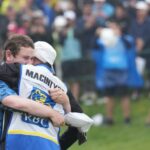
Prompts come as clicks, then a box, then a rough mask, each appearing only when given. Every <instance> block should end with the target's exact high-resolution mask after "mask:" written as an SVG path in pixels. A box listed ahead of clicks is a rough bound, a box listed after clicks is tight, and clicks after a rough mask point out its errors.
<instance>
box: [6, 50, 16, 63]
mask: <svg viewBox="0 0 150 150" xmlns="http://www.w3.org/2000/svg"><path fill="white" fill-rule="evenodd" d="M5 58H6V62H8V63H11V62H12V61H13V59H14V56H13V55H12V52H11V51H10V50H6V53H5Z"/></svg>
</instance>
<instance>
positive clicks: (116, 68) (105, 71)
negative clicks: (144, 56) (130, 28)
mask: <svg viewBox="0 0 150 150" xmlns="http://www.w3.org/2000/svg"><path fill="white" fill-rule="evenodd" d="M135 50H136V49H135V45H134V42H133V39H132V38H131V36H127V35H124V34H123V32H122V28H121V26H120V24H118V23H116V20H114V21H111V22H109V23H108V24H107V28H102V29H100V30H99V37H98V39H97V41H96V45H95V50H94V52H93V53H94V59H95V61H96V68H97V69H96V78H97V79H96V84H97V87H98V88H99V89H100V90H101V91H103V92H104V96H105V99H106V118H105V120H104V123H105V124H107V125H113V124H114V116H113V112H114V108H115V107H114V105H115V98H117V97H120V98H121V106H122V110H123V117H124V123H125V124H130V122H131V114H130V112H131V109H130V97H129V96H130V95H129V94H130V93H129V89H130V88H133V87H136V86H142V79H141V77H140V76H139V74H138V72H137V70H136V65H135ZM131 57H132V58H131ZM133 71H134V73H133ZM131 72H132V73H131ZM133 74H134V75H133ZM132 78H135V79H136V80H135V79H134V81H133V80H132V81H131V79H132ZM131 82H132V83H131ZM137 82H138V83H137Z"/></svg>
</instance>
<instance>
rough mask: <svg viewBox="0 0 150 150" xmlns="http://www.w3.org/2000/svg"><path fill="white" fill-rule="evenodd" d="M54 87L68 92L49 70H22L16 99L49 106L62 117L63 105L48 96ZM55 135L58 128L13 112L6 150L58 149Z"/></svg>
mask: <svg viewBox="0 0 150 150" xmlns="http://www.w3.org/2000/svg"><path fill="white" fill-rule="evenodd" d="M56 87H57V88H61V89H62V90H64V91H65V92H66V91H67V89H66V87H65V85H64V84H63V83H62V82H61V81H60V80H59V79H58V78H57V77H55V76H54V75H53V74H52V73H51V71H50V68H49V67H48V66H46V65H38V66H32V65H22V66H21V72H20V82H19V95H20V96H22V97H26V98H30V99H33V100H35V101H38V102H40V103H43V104H45V105H49V106H51V107H52V108H53V109H55V110H57V111H59V112H60V113H63V108H62V105H60V104H57V103H55V102H54V101H53V100H52V99H51V98H50V96H49V95H48V89H49V88H56ZM58 131H59V128H57V127H54V126H53V124H52V123H51V122H50V121H49V120H48V119H43V118H40V117H34V116H32V115H29V114H26V113H22V114H20V113H17V112H15V113H13V116H12V120H11V124H10V126H9V129H8V136H7V139H6V148H7V150H12V148H13V150H20V149H22V150H23V149H26V147H27V148H28V150H30V149H36V150H40V149H50V148H51V149H54V150H55V149H60V148H59V144H58V143H59V142H58ZM26 143H29V144H28V145H26ZM16 145H17V146H16Z"/></svg>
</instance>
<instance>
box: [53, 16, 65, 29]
mask: <svg viewBox="0 0 150 150" xmlns="http://www.w3.org/2000/svg"><path fill="white" fill-rule="evenodd" d="M66 25H67V20H66V18H65V17H64V16H57V17H56V18H55V20H54V27H64V26H66Z"/></svg>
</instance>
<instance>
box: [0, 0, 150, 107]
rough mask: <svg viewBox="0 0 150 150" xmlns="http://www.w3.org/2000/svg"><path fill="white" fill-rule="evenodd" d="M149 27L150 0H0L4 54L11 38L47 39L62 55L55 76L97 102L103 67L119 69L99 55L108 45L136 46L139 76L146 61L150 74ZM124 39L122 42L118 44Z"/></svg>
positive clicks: (76, 91)
mask: <svg viewBox="0 0 150 150" xmlns="http://www.w3.org/2000/svg"><path fill="white" fill-rule="evenodd" d="M149 26H150V0H145V1H144V0H143V1H137V0H24V1H23V0H0V49H1V52H2V49H3V45H4V42H5V41H6V39H7V38H8V37H9V36H11V35H12V34H16V33H17V34H27V35H29V36H30V37H31V38H32V39H33V41H34V42H35V41H40V40H42V41H46V42H48V43H50V44H52V45H53V46H54V47H55V49H56V50H57V53H58V56H57V61H56V64H55V70H56V73H57V75H58V76H59V77H60V78H63V80H64V81H66V83H67V84H68V85H70V87H71V90H72V92H73V94H74V96H75V97H76V99H79V96H80V94H81V92H82V93H87V94H88V95H89V96H91V97H92V98H94V97H95V93H94V94H93V91H95V88H96V90H98V91H99V90H101V89H103V87H104V86H102V84H101V82H100V81H101V80H103V78H102V77H100V76H101V75H102V74H101V69H106V70H107V69H108V68H109V69H112V67H114V66H109V67H108V65H109V64H108V63H105V61H106V60H105V59H99V60H100V62H99V61H97V57H96V56H99V55H100V56H101V54H100V53H97V52H98V51H99V52H102V50H103V48H102V47H104V46H105V50H106V49H107V47H108V49H114V46H115V48H117V49H120V51H123V49H124V48H126V49H131V45H132V48H133V47H134V51H135V53H134V55H136V56H138V57H136V56H135V57H132V58H133V60H136V61H137V62H136V64H138V73H139V74H140V75H143V66H145V62H146V67H147V69H146V70H149V66H150V60H149V57H150V42H149V41H150V28H149ZM120 38H121V42H118V43H117V41H118V39H120ZM123 39H125V40H123ZM126 39H127V40H126ZM100 42H102V43H103V44H100ZM110 51H111V50H110ZM123 53H124V54H123ZM123 53H118V52H117V51H115V52H114V53H113V54H108V55H105V57H110V58H112V59H113V56H114V55H118V57H120V58H124V57H121V56H122V55H126V54H125V52H123ZM106 54H107V53H106ZM95 55H96V56H95ZM139 56H140V58H139ZM105 57H103V58H105ZM1 58H2V53H1ZM99 58H100V57H99ZM136 58H138V59H136ZM115 59H116V58H115ZM102 60H103V61H102ZM121 60H123V59H121ZM111 61H112V60H111ZM125 61H127V59H126V60H125ZM125 61H124V62H123V61H122V62H119V61H118V64H121V63H122V66H121V65H117V66H115V67H117V69H118V67H119V69H120V67H123V68H121V71H122V70H125V71H126V70H128V69H127V63H125ZM128 61H130V60H128ZM100 64H103V65H100ZM111 64H112V63H111ZM140 66H142V67H140ZM136 67H137V66H136ZM141 68H142V69H141ZM113 69H114V68H113ZM115 69H116V68H115ZM121 73H122V72H121ZM111 74H112V72H111ZM109 75H110V72H107V75H106V76H109ZM117 75H118V76H117V78H120V77H122V74H121V75H120V72H117ZM124 75H125V74H124ZM97 76H98V77H97ZM115 76H116V72H115ZM147 76H149V74H147ZM100 78H101V79H100ZM133 78H134V77H133ZM136 79H137V78H136ZM131 80H132V79H131ZM106 82H107V81H106ZM117 82H119V81H117ZM139 82H140V83H139V85H137V87H138V88H139V87H140V88H141V87H142V83H141V81H140V78H139ZM95 83H96V84H95ZM105 84H106V83H105ZM119 84H120V82H119ZM121 84H122V83H121ZM82 86H83V88H81V87H82ZM109 94H110V93H107V95H109ZM135 94H136V91H135ZM83 97H84V95H83V96H82V98H83ZM83 99H84V98H83ZM108 107H109V106H108Z"/></svg>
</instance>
